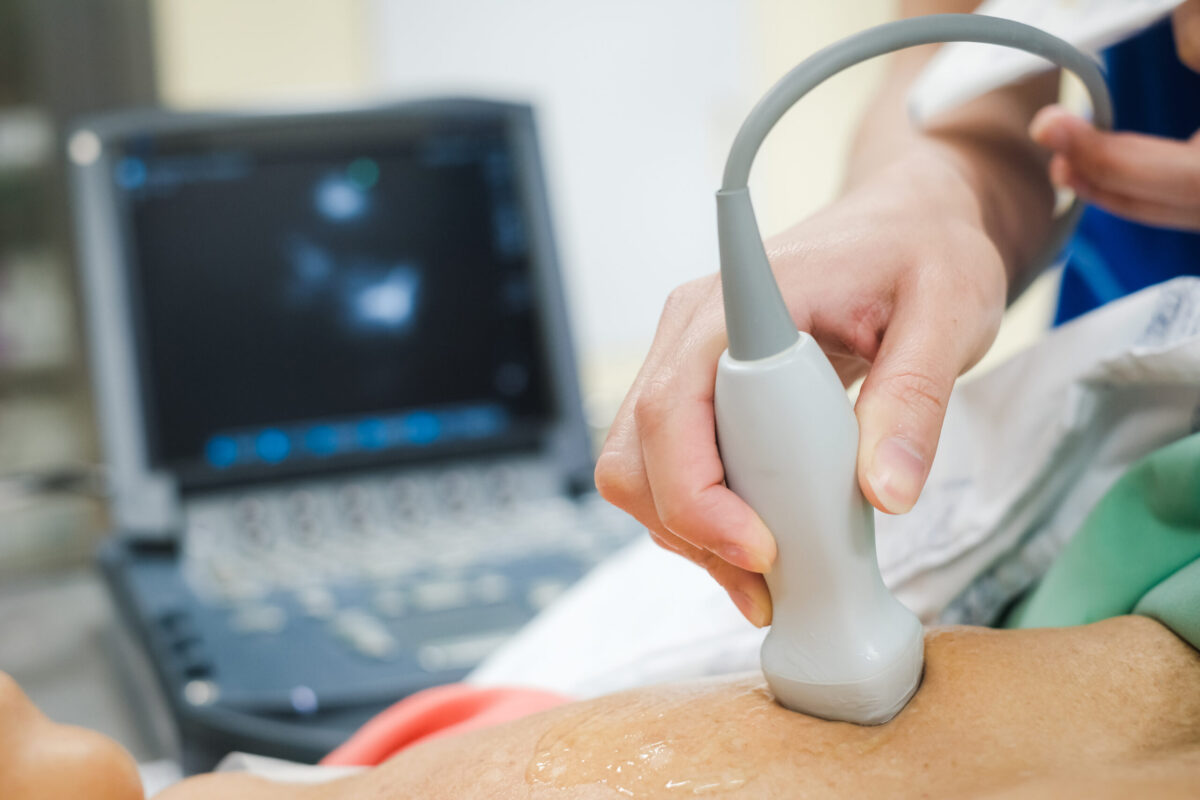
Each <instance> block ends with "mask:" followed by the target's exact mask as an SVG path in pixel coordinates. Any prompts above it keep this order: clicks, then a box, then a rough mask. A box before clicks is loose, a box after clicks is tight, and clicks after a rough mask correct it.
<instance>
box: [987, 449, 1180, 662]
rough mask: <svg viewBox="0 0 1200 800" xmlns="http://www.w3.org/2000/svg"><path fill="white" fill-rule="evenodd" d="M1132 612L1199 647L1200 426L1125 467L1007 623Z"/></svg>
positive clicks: (1032, 624)
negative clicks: (1198, 429)
mask: <svg viewBox="0 0 1200 800" xmlns="http://www.w3.org/2000/svg"><path fill="white" fill-rule="evenodd" d="M1130 613H1133V614H1144V615H1146V616H1148V617H1152V618H1154V619H1157V620H1158V621H1159V622H1161V623H1163V624H1164V625H1166V626H1167V627H1168V628H1170V629H1171V630H1173V631H1174V632H1175V633H1176V634H1178V635H1179V636H1180V637H1182V638H1184V639H1186V640H1187V641H1189V642H1191V644H1192V646H1193V647H1196V648H1198V649H1200V434H1193V435H1192V436H1189V437H1187V438H1185V439H1180V440H1179V441H1177V442H1175V443H1174V444H1170V445H1168V446H1166V447H1164V448H1162V449H1160V450H1156V451H1155V452H1154V453H1151V454H1150V455H1149V456H1147V457H1146V458H1144V459H1142V460H1141V461H1139V462H1138V463H1136V464H1134V465H1133V466H1132V467H1131V468H1130V469H1129V471H1128V472H1126V473H1125V474H1124V475H1122V476H1121V478H1120V479H1119V480H1118V481H1117V482H1116V483H1115V484H1114V485H1113V487H1112V488H1111V489H1110V490H1109V491H1108V493H1107V494H1106V495H1104V497H1103V498H1102V499H1101V500H1100V502H1099V503H1097V504H1096V507H1095V508H1094V509H1092V513H1091V514H1089V515H1088V517H1087V519H1086V520H1084V523H1083V527H1082V528H1080V530H1079V532H1078V533H1076V534H1075V537H1074V538H1073V539H1072V540H1071V541H1070V543H1069V544H1068V545H1067V547H1066V548H1065V549H1064V550H1063V552H1062V554H1061V555H1060V556H1059V557H1058V560H1057V561H1055V562H1054V566H1052V567H1051V568H1050V571H1049V572H1047V573H1046V576H1045V577H1044V578H1043V579H1042V581H1041V583H1039V584H1038V586H1037V587H1036V588H1035V589H1034V590H1033V591H1032V592H1030V593H1029V594H1028V595H1027V596H1026V597H1025V598H1024V599H1023V600H1022V601H1021V602H1020V603H1018V604H1017V605H1016V606H1015V607H1014V608H1013V609H1012V611H1010V612H1009V614H1008V615H1007V617H1006V618H1005V620H1004V627H1007V628H1048V627H1060V626H1066V625H1083V624H1086V623H1089V622H1096V621H1098V620H1102V619H1107V618H1109V617H1115V616H1118V615H1120V614H1130Z"/></svg>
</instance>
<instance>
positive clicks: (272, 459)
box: [254, 428, 292, 464]
mask: <svg viewBox="0 0 1200 800" xmlns="http://www.w3.org/2000/svg"><path fill="white" fill-rule="evenodd" d="M254 449H255V450H256V451H257V452H258V457H259V458H261V459H262V460H263V461H266V462H267V463H268V464H278V463H279V462H280V461H283V460H284V459H285V458H287V457H288V453H290V452H291V451H292V441H291V439H289V438H288V435H287V434H286V433H284V432H283V431H280V430H275V429H274V428H268V429H267V430H265V431H263V432H262V433H260V434H259V435H258V438H257V439H255V441H254Z"/></svg>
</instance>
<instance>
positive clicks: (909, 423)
mask: <svg viewBox="0 0 1200 800" xmlns="http://www.w3.org/2000/svg"><path fill="white" fill-rule="evenodd" d="M981 216H982V215H981V211H980V206H979V200H978V199H977V195H976V194H975V193H974V192H973V191H972V190H971V188H970V186H969V184H968V182H967V180H966V179H965V177H964V176H963V173H962V172H961V171H960V168H959V166H958V165H957V164H956V163H955V162H954V161H953V160H952V159H951V158H949V157H948V156H945V155H943V154H941V153H940V152H939V151H934V150H931V149H914V151H913V153H912V154H911V155H910V156H908V157H906V158H904V159H903V160H901V161H897V162H895V163H893V164H892V165H891V166H889V167H888V168H886V169H884V170H882V171H881V172H879V173H878V174H877V175H876V176H875V177H873V178H871V179H870V180H869V181H865V182H862V183H860V184H858V185H857V186H856V187H855V188H854V189H853V190H852V191H851V192H850V193H849V194H847V195H845V196H843V197H842V198H841V199H840V200H839V201H837V202H836V203H835V204H833V205H832V206H830V207H828V208H827V209H825V210H824V211H822V212H821V213H819V214H817V215H816V216H813V217H811V218H809V219H808V220H806V221H804V222H802V223H800V224H799V225H797V226H795V227H793V228H792V229H790V230H788V231H786V232H785V233H783V234H782V235H780V236H778V237H775V238H774V239H772V240H770V241H769V242H768V247H767V251H768V255H769V256H770V260H771V265H772V267H773V269H774V271H775V273H776V275H777V276H778V279H779V283H780V287H781V289H782V291H783V296H784V299H785V300H786V301H787V304H788V308H789V309H790V311H791V314H792V318H793V320H794V321H795V323H796V325H797V327H798V328H799V329H800V330H804V331H808V332H810V333H811V334H812V335H813V336H814V337H815V338H816V340H817V341H818V342H819V343H820V344H821V346H822V348H823V349H824V350H825V352H826V353H827V354H828V356H829V357H830V360H831V361H832V362H833V365H834V367H835V368H836V369H837V371H838V373H839V375H840V376H841V378H842V380H843V381H844V382H845V383H847V384H849V383H850V382H852V381H853V380H855V379H856V378H858V377H860V376H861V375H863V374H864V373H865V374H866V380H865V382H864V383H863V386H862V390H861V393H860V394H859V399H858V403H857V406H856V409H855V410H856V413H857V415H858V420H859V428H860V432H861V434H860V442H859V453H858V475H859V482H860V484H861V486H862V488H863V492H864V493H865V494H866V496H867V497H868V499H870V501H871V502H872V503H873V504H874V505H875V506H876V507H878V508H879V509H881V510H883V511H888V512H891V513H901V512H904V511H907V510H908V509H909V508H911V507H912V505H913V503H914V502H916V499H917V496H918V494H919V493H920V491H921V487H922V486H923V484H924V482H925V478H926V475H927V474H928V470H929V465H930V462H931V461H932V459H933V455H934V451H935V450H936V448H937V442H938V435H939V433H940V431H941V426H942V418H943V415H944V413H945V409H946V402H947V399H948V397H949V395H950V389H951V387H952V385H953V383H954V380H955V378H956V377H958V375H959V374H961V373H962V372H963V371H964V370H965V369H967V368H968V367H970V366H971V365H972V364H974V363H975V362H976V361H977V360H978V359H979V358H980V357H982V356H983V354H984V353H985V352H986V351H987V348H988V347H989V345H990V344H991V342H992V340H993V339H994V338H995V335H996V330H997V328H998V326H999V322H1000V317H1001V314H1002V313H1003V310H1004V306H1005V299H1006V290H1007V278H1006V272H1005V268H1004V264H1003V261H1002V258H1001V256H1000V254H999V252H998V251H997V248H996V247H995V245H994V244H993V243H992V241H991V239H989V237H988V235H987V234H986V233H985V231H984V223H983V220H982V218H981ZM725 346H726V338H725V327H724V319H723V314H722V306H721V289H720V283H719V280H718V279H717V277H716V276H715V275H714V276H709V277H706V278H702V279H700V280H696V281H693V282H691V283H687V284H684V285H683V286H681V287H679V288H678V289H676V290H675V291H674V292H673V293H672V294H671V296H670V298H668V300H667V303H666V307H665V308H664V310H663V313H662V318H661V320H660V322H659V327H658V332H657V334H656V335H655V339H654V343H653V345H652V347H651V350H650V353H649V355H648V356H647V358H646V362H645V364H644V365H643V366H642V369H641V372H640V373H639V375H638V377H637V379H636V381H635V382H634V385H633V387H632V389H631V390H630V392H629V395H628V396H627V397H626V398H625V401H624V403H623V404H622V406H621V409H620V411H619V412H618V413H617V417H616V420H615V421H614V423H613V427H612V429H611V432H610V433H609V437H608V440H607V442H606V443H605V446H604V449H603V451H602V453H601V454H600V458H599V461H598V463H597V467H596V484H597V486H598V487H599V489H600V493H601V494H602V495H603V496H604V497H605V498H607V499H608V500H609V501H611V502H612V503H614V504H615V505H617V506H620V507H621V508H623V509H625V510H626V511H628V512H629V513H630V514H632V515H633V516H634V517H636V518H637V519H638V520H640V521H641V522H642V523H643V524H644V525H646V527H647V528H648V529H649V530H650V534H651V536H652V537H653V538H654V540H655V541H656V542H658V544H660V545H661V546H663V547H665V548H667V549H668V550H672V551H674V552H676V553H679V554H680V555H683V556H685V557H687V558H689V559H691V560H692V561H695V562H696V563H697V564H699V565H701V566H702V567H704V568H705V569H707V570H708V571H709V572H710V573H711V574H712V576H713V577H714V578H715V579H716V580H717V581H718V582H719V583H720V584H721V585H722V586H724V587H725V589H726V590H727V591H728V592H729V595H730V597H731V599H732V600H733V601H734V603H735V604H736V605H737V607H738V608H739V609H740V610H741V612H742V613H743V614H744V615H745V616H746V618H747V619H749V620H750V621H751V622H752V623H754V624H755V625H760V626H761V625H766V624H768V623H769V622H770V619H771V599H770V594H769V593H768V591H767V587H766V583H765V581H764V579H763V577H762V575H761V574H760V573H762V572H764V571H766V570H768V569H769V567H770V565H771V563H772V562H773V561H774V558H775V541H774V539H773V537H772V536H771V533H770V531H768V530H767V528H766V526H765V525H764V524H763V523H762V521H761V520H760V519H759V518H758V517H757V515H756V514H755V513H754V512H753V511H752V510H751V509H750V508H749V506H747V505H746V504H745V503H744V502H742V500H741V499H740V498H738V497H737V496H736V495H734V494H733V492H731V491H730V490H729V489H728V488H726V486H725V484H724V472H723V469H722V466H721V460H720V457H719V455H718V452H717V442H716V435H715V428H714V417H713V386H714V382H715V378H716V369H717V360H718V358H719V357H720V355H721V352H722V351H723V350H724V349H725Z"/></svg>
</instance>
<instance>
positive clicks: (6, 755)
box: [0, 617, 1200, 800]
mask: <svg viewBox="0 0 1200 800" xmlns="http://www.w3.org/2000/svg"><path fill="white" fill-rule="evenodd" d="M0 703H3V706H4V708H5V709H6V713H5V714H4V715H3V716H0V742H3V743H4V747H3V749H2V750H0V796H2V797H4V798H5V800H35V798H36V800H48V799H51V800H52V799H53V798H59V797H63V798H68V797H69V798H76V797H88V798H100V799H101V800H136V798H140V797H141V794H140V790H139V789H138V788H137V784H136V773H134V772H133V767H132V764H131V762H130V760H129V757H128V755H126V754H125V753H124V752H123V751H121V749H120V748H119V747H117V746H116V745H114V744H113V743H111V742H108V741H107V740H104V739H103V738H102V737H98V736H96V735H95V734H90V733H89V732H81V731H79V729H74V728H69V727H66V726H59V725H54V724H53V723H50V722H49V721H47V720H45V718H44V717H41V715H40V714H39V713H38V712H37V711H36V709H34V708H33V707H32V705H31V704H29V702H28V700H27V699H25V698H24V696H23V695H21V694H20V690H19V689H17V688H16V685H15V684H13V683H12V682H11V681H8V682H6V683H4V684H2V685H0ZM35 717H36V718H37V720H39V721H37V722H35V723H33V724H31V723H30V720H31V719H34V718H35ZM1196 786H1200V653H1197V651H1196V650H1194V649H1193V648H1191V647H1190V646H1188V645H1187V644H1186V643H1185V642H1183V641H1181V640H1180V639H1178V638H1177V637H1176V636H1175V635H1174V634H1172V633H1171V632H1170V631H1169V630H1167V629H1166V628H1164V627H1162V626H1161V625H1160V624H1158V623H1157V622H1154V621H1153V620H1149V619H1146V618H1143V617H1118V618H1116V619H1111V620H1106V621H1104V622H1099V623H1095V624H1093V625H1088V626H1083V627H1078V628H1064V629H1046V630H1032V631H993V630H988V629H983V628H943V629H939V630H934V631H931V632H930V633H929V634H928V636H927V638H926V671H925V677H924V681H923V683H922V686H921V689H920V690H919V691H918V693H917V695H916V696H915V697H914V698H913V700H912V702H911V703H910V704H909V705H908V707H907V708H906V709H905V710H904V711H902V712H901V713H900V715H899V716H898V717H896V719H894V720H893V721H891V722H889V723H887V724H886V725H881V726H878V727H873V728H864V727H858V726H855V725H849V724H846V723H836V722H827V721H825V720H820V719H814V718H812V717H807V716H805V715H803V714H796V713H793V712H791V711H786V710H784V709H783V708H781V707H779V706H778V705H776V704H775V703H774V701H773V700H772V699H771V697H770V695H769V694H768V692H767V690H766V688H765V687H764V685H763V683H762V680H761V678H760V677H759V676H757V675H748V676H743V677H735V678H722V679H714V680H708V681H702V682H693V683H688V684H679V685H670V686H659V687H652V688H647V689H638V690H634V691H630V692H624V693H621V694H616V695H611V696H608V697H603V698H599V699H596V700H590V701H586V702H582V703H572V704H570V705H566V706H563V707H561V708H557V709H553V710H551V711H548V712H545V713H542V714H537V715H534V716H531V717H528V718H526V719H523V720H519V721H517V722H515V723H511V724H508V725H501V726H498V727H495V728H490V729H487V730H482V731H477V732H475V733H471V734H467V735H464V736H460V737H455V738H452V739H443V740H435V741H432V742H429V743H428V744H424V745H419V746H417V747H413V748H410V749H408V750H406V751H404V752H403V753H400V754H399V755H397V756H396V757H395V758H393V759H391V760H390V761H388V762H387V763H385V764H383V765H382V766H380V767H378V768H376V769H373V770H370V771H368V772H365V773H363V774H362V775H358V776H354V777H351V778H345V779H342V780H338V781H334V782H332V783H328V784H324V785H319V786H290V785H284V784H275V783H270V782H268V781H264V780H261V779H257V778H252V777H247V776H243V775H206V776H201V777H198V778H192V779H190V780H187V781H184V782H183V783H181V784H179V785H178V786H176V787H173V788H171V789H168V790H167V791H165V792H163V793H162V794H160V795H159V797H160V798H161V800H215V799H216V798H226V797H237V798H243V799H244V800H351V798H353V799H354V800H358V798H371V799H372V800H400V799H401V798H410V797H421V798H431V800H432V799H436V798H455V800H470V798H489V799H490V798H528V800H588V799H589V798H598V799H606V798H619V797H630V796H632V797H639V798H666V799H667V800H671V799H672V798H679V797H688V796H692V795H694V794H711V795H713V796H718V797H728V798H730V800H735V799H736V798H756V799H758V800H761V799H764V798H774V797H778V798H796V797H881V796H886V797H898V798H904V797H921V798H943V797H944V798H952V797H953V798H958V797H984V796H986V797H996V798H1038V797H1088V798H1093V797H1101V798H1103V797H1128V796H1155V797H1175V796H1179V797H1186V796H1194V794H1195V787H1196Z"/></svg>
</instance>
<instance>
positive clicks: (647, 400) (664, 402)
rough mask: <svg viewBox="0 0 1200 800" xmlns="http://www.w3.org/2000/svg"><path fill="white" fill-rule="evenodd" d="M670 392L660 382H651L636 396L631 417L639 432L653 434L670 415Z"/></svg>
mask: <svg viewBox="0 0 1200 800" xmlns="http://www.w3.org/2000/svg"><path fill="white" fill-rule="evenodd" d="M672 403H673V399H672V393H671V392H670V390H669V389H667V387H665V386H663V385H662V384H652V385H650V386H648V387H647V388H646V391H644V392H642V394H641V396H639V397H638V399H637V402H636V403H635V404H634V406H633V418H634V421H635V422H636V423H637V427H638V432H639V434H646V433H649V434H653V432H654V431H656V430H657V429H658V428H660V427H661V426H662V425H663V423H664V422H665V421H666V420H667V419H668V418H669V417H670V413H671V412H670V409H671V405H672Z"/></svg>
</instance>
